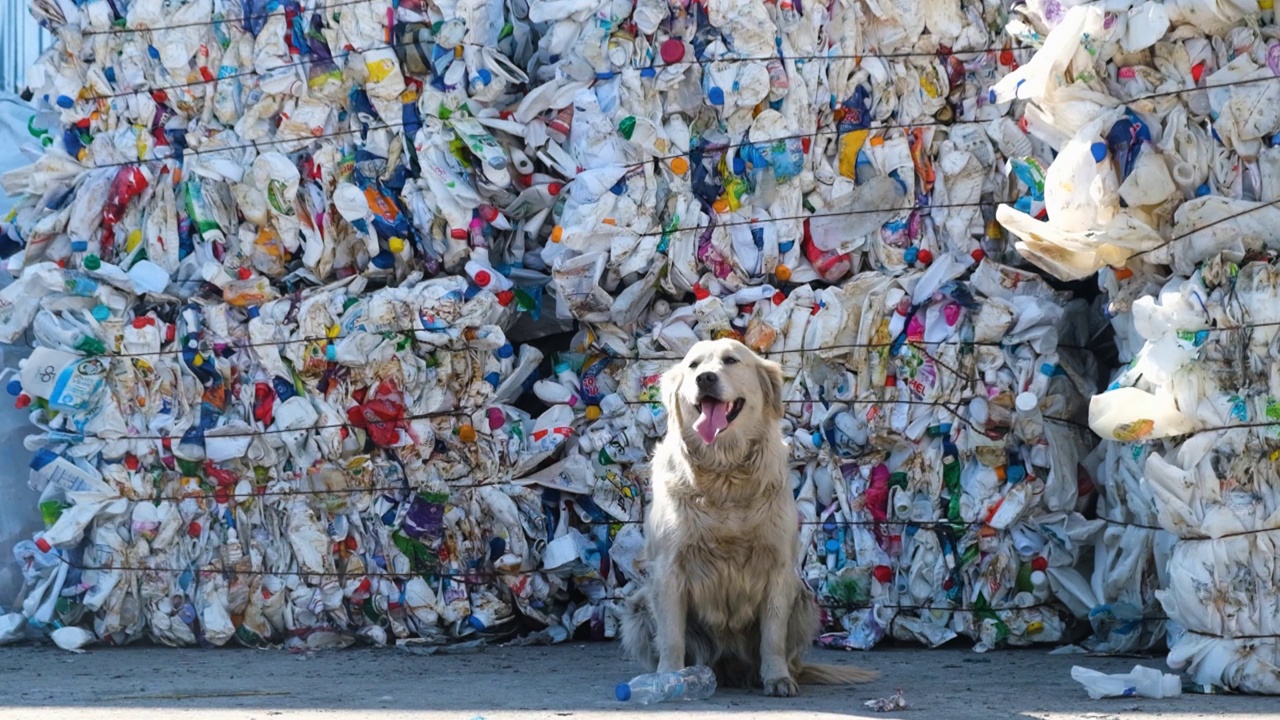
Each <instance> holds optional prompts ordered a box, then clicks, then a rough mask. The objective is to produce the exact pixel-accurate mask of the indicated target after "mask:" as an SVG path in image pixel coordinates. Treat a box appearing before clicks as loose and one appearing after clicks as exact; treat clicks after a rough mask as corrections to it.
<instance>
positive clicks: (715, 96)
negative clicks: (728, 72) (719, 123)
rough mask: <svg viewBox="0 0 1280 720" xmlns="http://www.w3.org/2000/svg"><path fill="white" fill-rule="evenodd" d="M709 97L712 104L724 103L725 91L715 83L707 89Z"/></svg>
mask: <svg viewBox="0 0 1280 720" xmlns="http://www.w3.org/2000/svg"><path fill="white" fill-rule="evenodd" d="M707 99H708V100H710V101H711V104H712V105H724V91H723V90H721V89H720V88H718V87H715V86H714V85H713V86H712V87H711V89H710V90H708V91H707Z"/></svg>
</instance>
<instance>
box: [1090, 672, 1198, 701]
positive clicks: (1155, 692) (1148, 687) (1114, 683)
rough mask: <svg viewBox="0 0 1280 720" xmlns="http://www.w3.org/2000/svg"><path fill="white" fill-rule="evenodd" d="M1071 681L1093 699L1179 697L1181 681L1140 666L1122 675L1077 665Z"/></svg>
mask: <svg viewBox="0 0 1280 720" xmlns="http://www.w3.org/2000/svg"><path fill="white" fill-rule="evenodd" d="M1071 679H1072V680H1075V681H1076V682H1078V683H1080V684H1081V685H1084V688H1085V690H1086V691H1087V692H1088V693H1089V697H1091V698H1093V699H1094V700H1100V699H1102V698H1111V697H1124V698H1127V697H1146V698H1156V699H1160V698H1171V697H1178V696H1179V695H1181V694H1182V678H1180V677H1178V676H1177V675H1171V674H1168V673H1162V672H1160V671H1159V670H1156V669H1155V668H1148V667H1143V666H1141V665H1135V666H1134V668H1133V669H1132V670H1130V671H1129V672H1128V673H1125V674H1123V675H1121V674H1115V675H1108V674H1106V673H1101V672H1098V671H1097V670H1090V669H1089V668H1083V667H1080V666H1079V665H1077V666H1075V667H1073V668H1071Z"/></svg>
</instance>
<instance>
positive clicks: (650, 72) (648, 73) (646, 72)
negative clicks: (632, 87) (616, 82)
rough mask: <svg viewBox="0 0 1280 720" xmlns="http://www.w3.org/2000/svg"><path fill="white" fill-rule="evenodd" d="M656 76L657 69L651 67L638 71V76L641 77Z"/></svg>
mask: <svg viewBox="0 0 1280 720" xmlns="http://www.w3.org/2000/svg"><path fill="white" fill-rule="evenodd" d="M657 76H658V71H657V70H654V69H653V68H651V67H647V68H645V69H643V70H641V71H640V77H642V78H651V77H657Z"/></svg>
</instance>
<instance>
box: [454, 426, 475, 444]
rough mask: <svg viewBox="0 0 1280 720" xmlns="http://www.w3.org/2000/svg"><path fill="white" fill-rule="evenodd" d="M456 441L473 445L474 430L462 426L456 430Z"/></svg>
mask: <svg viewBox="0 0 1280 720" xmlns="http://www.w3.org/2000/svg"><path fill="white" fill-rule="evenodd" d="M458 439H459V440H461V441H462V442H464V443H473V442H475V441H476V429H475V428H474V427H471V426H470V425H463V426H462V427H460V428H458Z"/></svg>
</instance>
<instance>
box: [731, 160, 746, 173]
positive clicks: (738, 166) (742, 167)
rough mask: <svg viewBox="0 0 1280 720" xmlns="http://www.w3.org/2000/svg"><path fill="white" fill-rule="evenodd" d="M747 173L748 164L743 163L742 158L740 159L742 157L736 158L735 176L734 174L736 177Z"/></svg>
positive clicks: (734, 163) (734, 162) (734, 164)
mask: <svg viewBox="0 0 1280 720" xmlns="http://www.w3.org/2000/svg"><path fill="white" fill-rule="evenodd" d="M746 171H747V164H746V163H745V162H743V161H742V158H740V157H735V158H734V159H733V174H734V175H741V174H742V173H744V172H746Z"/></svg>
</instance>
